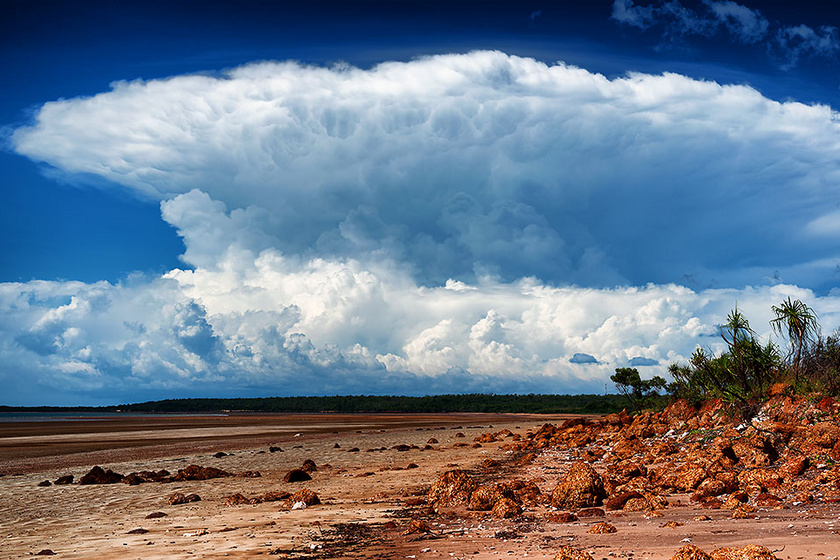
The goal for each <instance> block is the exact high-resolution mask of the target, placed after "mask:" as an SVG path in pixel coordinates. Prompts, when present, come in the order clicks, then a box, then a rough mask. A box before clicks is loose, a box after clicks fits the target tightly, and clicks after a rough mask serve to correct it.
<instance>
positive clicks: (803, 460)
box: [778, 455, 811, 480]
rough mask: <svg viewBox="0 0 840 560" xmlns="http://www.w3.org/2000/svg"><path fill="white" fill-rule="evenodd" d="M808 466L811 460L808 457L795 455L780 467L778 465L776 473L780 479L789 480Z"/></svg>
mask: <svg viewBox="0 0 840 560" xmlns="http://www.w3.org/2000/svg"><path fill="white" fill-rule="evenodd" d="M810 466H811V461H810V460H809V459H808V457H803V456H801V455H797V456H795V457H791V458H790V459H788V460H787V461H786V462H785V463H784V464H783V465H782V466H781V467H779V470H778V473H779V476H781V477H782V479H784V480H790V479H791V478H796V477H797V476H799V475H801V474H802V473H804V472H805V471H806V470H808V467H810Z"/></svg>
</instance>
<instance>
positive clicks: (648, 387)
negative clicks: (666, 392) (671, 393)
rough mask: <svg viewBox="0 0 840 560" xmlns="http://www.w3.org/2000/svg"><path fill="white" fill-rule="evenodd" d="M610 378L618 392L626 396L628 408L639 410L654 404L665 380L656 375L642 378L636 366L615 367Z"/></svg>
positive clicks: (664, 385) (665, 383) (663, 386)
mask: <svg viewBox="0 0 840 560" xmlns="http://www.w3.org/2000/svg"><path fill="white" fill-rule="evenodd" d="M610 379H611V380H612V382H613V383H615V386H616V388H617V389H618V392H619V393H621V394H622V395H624V396H625V398H627V402H628V403H629V404H630V408H631V409H633V410H634V411H635V412H641V411H642V410H644V409H645V408H648V407H650V406H651V405H653V404H654V402H655V400H656V398H657V397H659V391H661V390H663V389H665V387H666V385H667V382H666V381H665V380H664V379H663V378H661V377H659V376H658V375H656V376H654V377H652V378H651V379H642V377H641V375H639V370H637V369H636V368H615V375H611V376H610Z"/></svg>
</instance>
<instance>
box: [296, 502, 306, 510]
mask: <svg viewBox="0 0 840 560" xmlns="http://www.w3.org/2000/svg"><path fill="white" fill-rule="evenodd" d="M307 507H308V506H307V505H306V502H295V503H294V504H292V509H306V508H307Z"/></svg>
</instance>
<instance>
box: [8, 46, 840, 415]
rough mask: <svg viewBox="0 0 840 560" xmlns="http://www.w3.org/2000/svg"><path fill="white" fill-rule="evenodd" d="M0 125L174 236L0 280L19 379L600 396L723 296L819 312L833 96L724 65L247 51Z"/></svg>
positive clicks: (691, 333)
mask: <svg viewBox="0 0 840 560" xmlns="http://www.w3.org/2000/svg"><path fill="white" fill-rule="evenodd" d="M12 141H13V144H14V146H15V149H16V150H17V151H18V152H19V153H21V154H24V155H27V156H28V157H31V158H32V159H35V160H38V161H43V162H46V163H48V164H50V165H52V166H54V167H55V168H57V169H59V170H61V171H62V172H64V173H67V174H71V175H72V174H75V175H77V176H81V175H87V174H93V175H97V176H99V177H102V178H104V179H107V180H108V181H109V182H110V184H113V185H115V186H116V188H128V189H131V190H133V191H136V192H140V193H143V194H144V195H145V196H150V197H153V198H155V199H159V200H160V201H161V202H160V203H161V215H162V217H163V219H165V220H166V221H167V222H169V223H170V224H172V225H173V227H175V228H176V229H177V230H178V232H179V234H180V235H181V236H182V238H183V239H184V243H185V247H186V250H185V253H184V255H183V260H184V262H185V265H186V266H185V267H184V269H183V270H181V269H179V270H173V271H170V272H169V273H167V274H165V275H163V276H162V277H151V278H150V277H143V276H136V277H130V278H127V279H125V280H124V281H123V282H120V283H118V284H109V283H105V282H102V283H94V284H82V283H63V282H31V283H24V284H2V285H0V355H2V357H3V359H4V364H5V365H4V367H3V368H2V370H0V373H2V376H3V379H2V381H3V382H4V383H7V384H8V386H9V387H11V388H12V389H13V391H14V392H15V393H14V394H19V395H25V394H28V395H33V396H32V398H35V397H34V395H45V394H48V393H49V392H50V391H53V393H52V394H54V395H56V396H55V398H56V399H60V398H64V397H62V396H61V395H65V396H66V395H69V394H73V391H77V392H78V394H84V395H87V396H88V398H90V395H100V396H101V398H103V399H104V398H106V396H108V397H109V398H111V399H112V400H113V398H115V397H114V396H115V395H116V396H120V395H124V397H121V398H124V399H126V400H129V399H138V398H142V397H143V396H144V395H147V396H148V398H159V397H160V396H161V395H163V396H176V395H196V394H204V395H207V394H213V391H217V390H218V391H221V392H223V393H224V394H225V395H237V394H239V395H241V394H252V395H265V394H304V393H320V394H330V393H333V394H334V393H348V392H356V393H359V392H379V393H408V394H418V393H419V394H423V393H426V392H447V391H449V392H452V391H464V390H475V391H498V392H504V391H515V392H528V391H540V392H544V391H551V392H575V391H579V390H587V391H598V392H600V391H601V390H603V383H604V381H605V380H606V379H607V378H608V374H609V373H610V372H611V371H612V369H614V368H615V367H621V366H625V365H635V366H638V367H640V368H644V371H645V373H646V374H652V373H653V372H655V373H662V372H663V371H662V370H664V368H665V367H666V366H667V364H668V363H670V362H671V361H674V360H681V359H685V357H686V356H688V355H689V354H690V353H691V352H692V351H693V350H694V348H695V347H696V345H697V344H703V345H705V344H709V345H712V344H715V336H714V335H715V325H716V324H717V323H719V322H720V321H722V320H723V318H724V317H725V316H726V313H727V312H728V311H729V309H731V307H732V306H733V305H735V304H737V305H738V306H739V308H741V309H742V310H744V311H745V312H746V313H747V315H748V316H749V317H750V318H751V319H752V320H753V321H754V324H755V326H756V327H757V328H758V330H759V331H761V332H764V333H765V334H766V331H767V329H766V325H767V320H768V319H769V318H770V317H769V313H770V306H771V305H772V304H776V303H778V302H779V301H781V300H782V299H784V297H786V296H788V295H791V296H793V297H798V298H801V299H803V300H805V301H806V302H808V303H809V304H810V305H813V306H814V307H815V309H817V311H818V312H819V313H820V317H821V319H822V322H823V326H824V327H825V328H826V329H827V330H830V329H833V328H835V327H836V326H838V324H840V321H838V319H837V317H838V316H837V313H838V309H837V308H838V300H837V298H836V297H835V296H834V295H832V293H830V291H829V290H830V288H831V286H832V285H833V283H834V282H835V280H836V278H835V277H834V276H833V275H834V274H835V270H836V264H837V257H838V255H836V246H835V241H834V240H835V238H836V236H835V235H834V233H836V231H835V230H836V228H835V227H833V226H832V224H834V223H835V222H836V221H837V220H836V211H835V210H834V207H833V206H832V205H829V204H827V201H828V200H834V198H835V195H834V192H835V189H836V185H837V183H838V179H840V158H838V157H837V154H838V152H839V151H840V150H838V148H840V126H838V119H837V115H836V113H835V112H833V111H832V110H831V108H829V107H825V106H808V105H803V104H800V103H796V102H790V101H788V102H778V101H774V100H771V99H767V98H765V97H763V96H762V95H761V94H760V93H759V92H757V91H755V90H753V89H751V88H749V87H745V86H727V85H720V84H716V83H713V82H704V81H698V80H693V79H690V78H687V77H685V76H679V75H675V74H663V75H658V76H651V75H631V76H626V77H620V78H613V79H610V78H607V77H605V76H602V75H598V74H593V73H590V72H588V71H586V70H583V69H580V68H573V67H569V66H566V65H563V64H556V65H546V64H543V63H540V62H537V61H535V60H532V59H525V58H518V57H513V56H508V55H505V54H503V53H498V52H477V53H470V54H465V55H447V56H438V57H430V58H424V59H420V60H417V61H413V62H408V63H386V64H381V65H379V66H376V67H374V68H371V69H369V70H362V69H356V68H350V67H343V66H342V67H332V68H319V67H308V66H302V65H299V64H296V63H268V62H267V63H259V64H253V65H248V66H244V67H241V68H236V69H233V70H231V71H229V72H227V73H224V74H223V75H220V76H180V77H174V78H170V79H168V80H155V81H149V82H143V81H136V82H130V83H118V84H115V85H114V87H113V88H112V90H111V91H109V92H105V93H101V94H99V95H97V96H94V97H91V98H79V99H68V100H62V101H57V102H54V103H49V104H47V105H45V106H44V107H42V108H41V110H40V111H39V112H38V113H37V115H36V117H35V120H34V122H33V123H32V124H31V125H30V126H27V127H23V128H20V129H18V130H17V131H15V133H14V135H13V138H12ZM750 286H755V287H750ZM576 356H577V357H576ZM657 368H658V369H657ZM21 372H23V373H26V374H29V375H30V377H26V376H23V375H20V373H21ZM25 379H31V380H32V381H24V380H25ZM57 388H62V389H61V392H59V391H58V389H57ZM21 398H23V397H21Z"/></svg>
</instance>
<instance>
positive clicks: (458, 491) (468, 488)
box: [429, 470, 477, 506]
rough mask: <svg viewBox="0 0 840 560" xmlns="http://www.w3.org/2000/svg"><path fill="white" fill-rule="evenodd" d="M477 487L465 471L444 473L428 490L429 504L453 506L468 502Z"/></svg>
mask: <svg viewBox="0 0 840 560" xmlns="http://www.w3.org/2000/svg"><path fill="white" fill-rule="evenodd" d="M476 487H477V485H476V483H475V481H474V480H473V479H472V478H470V476H469V475H468V474H467V473H466V471H462V470H451V471H446V472H445V473H443V474H442V475H440V477H438V479H437V481H436V482H435V483H434V484H433V485H432V487H431V488H430V489H429V503H432V504H435V505H440V506H453V505H459V504H464V503H467V502H469V500H470V496H471V495H472V493H473V492H474V491H475V489H476Z"/></svg>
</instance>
